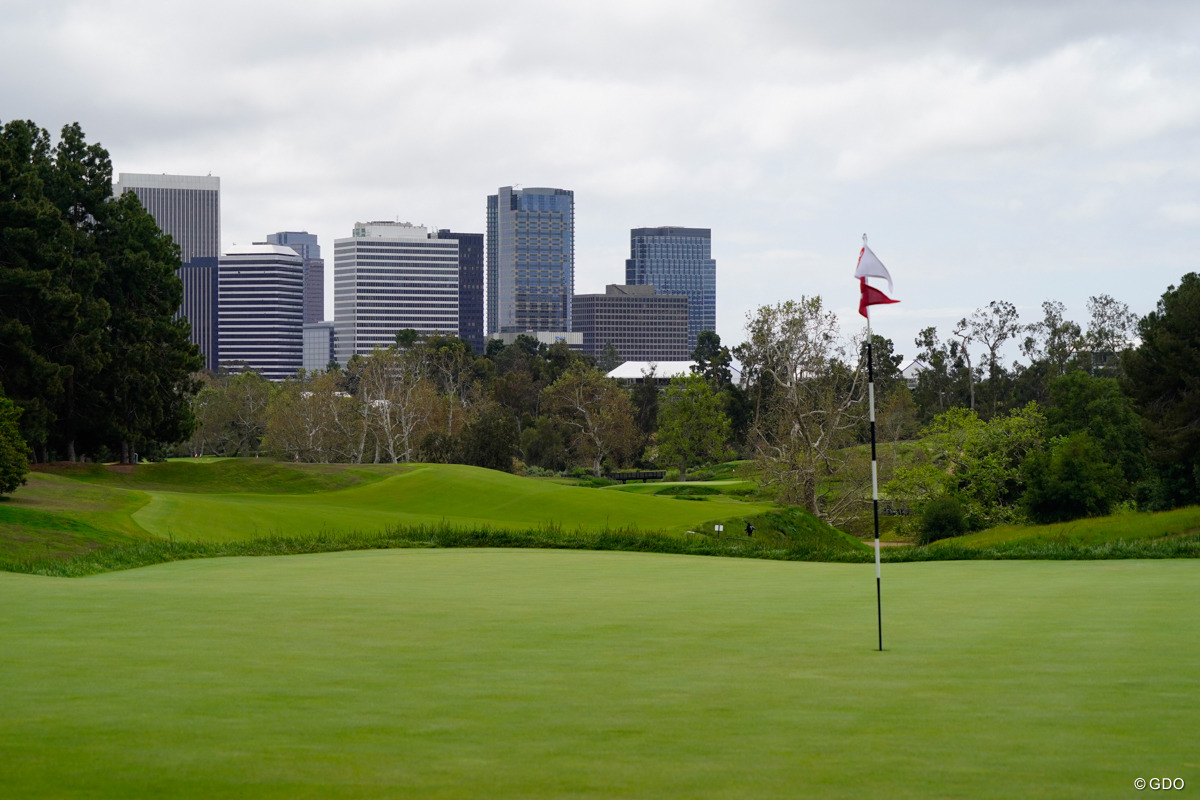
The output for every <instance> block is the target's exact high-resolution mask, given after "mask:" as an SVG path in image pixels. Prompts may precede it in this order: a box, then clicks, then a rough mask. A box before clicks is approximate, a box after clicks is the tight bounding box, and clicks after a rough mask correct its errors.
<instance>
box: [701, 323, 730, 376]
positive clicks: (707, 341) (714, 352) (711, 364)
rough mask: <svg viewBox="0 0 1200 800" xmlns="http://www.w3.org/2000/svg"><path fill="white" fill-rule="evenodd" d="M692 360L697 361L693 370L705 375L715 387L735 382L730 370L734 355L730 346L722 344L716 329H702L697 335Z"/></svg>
mask: <svg viewBox="0 0 1200 800" xmlns="http://www.w3.org/2000/svg"><path fill="white" fill-rule="evenodd" d="M692 360H693V361H695V362H696V366H694V367H692V371H693V372H695V373H697V374H699V375H703V376H704V377H705V378H706V379H707V380H708V381H709V383H711V384H712V385H713V388H714V389H720V388H721V387H723V386H727V385H728V384H730V383H732V382H733V374H732V372H731V371H730V364H731V363H732V362H733V356H732V355H730V353H729V348H728V347H722V346H721V337H720V336H718V335H717V332H716V331H700V333H699V335H698V336H697V337H696V349H695V350H693V351H692Z"/></svg>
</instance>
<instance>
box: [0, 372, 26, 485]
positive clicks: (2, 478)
mask: <svg viewBox="0 0 1200 800" xmlns="http://www.w3.org/2000/svg"><path fill="white" fill-rule="evenodd" d="M20 416H21V411H20V409H18V408H17V407H16V406H15V405H13V402H12V401H11V400H9V399H8V398H7V397H5V396H4V395H3V394H0V495H6V494H12V493H13V492H14V491H16V489H17V487H18V486H21V485H23V484H24V483H25V476H26V475H27V474H28V473H29V446H28V445H27V444H25V440H24V439H22V438H21V429H20V426H18V425H17V420H18V419H19V418H20Z"/></svg>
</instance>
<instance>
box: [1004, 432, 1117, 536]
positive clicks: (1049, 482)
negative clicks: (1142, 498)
mask: <svg viewBox="0 0 1200 800" xmlns="http://www.w3.org/2000/svg"><path fill="white" fill-rule="evenodd" d="M1104 455H1105V454H1104V451H1103V450H1102V449H1101V447H1100V445H1099V444H1098V443H1096V442H1095V441H1094V440H1093V439H1092V437H1090V436H1089V435H1088V434H1087V433H1086V432H1084V431H1080V432H1078V433H1073V434H1071V435H1070V436H1066V437H1059V438H1056V439H1054V440H1053V442H1052V443H1051V446H1050V449H1049V450H1048V451H1040V452H1033V453H1030V454H1029V457H1028V458H1026V459H1025V463H1024V464H1023V465H1022V467H1021V475H1022V478H1023V479H1024V482H1025V484H1026V488H1025V495H1024V498H1023V504H1024V506H1025V508H1026V510H1027V512H1028V514H1029V517H1030V519H1032V520H1033V521H1034V522H1040V523H1050V522H1066V521H1068V520H1073V519H1079V518H1081V517H1096V516H1102V515H1104V514H1107V513H1108V512H1109V511H1110V510H1111V509H1112V507H1113V505H1114V504H1115V503H1116V502H1117V501H1118V500H1119V498H1120V496H1121V494H1122V493H1123V490H1124V487H1123V484H1124V481H1123V480H1122V478H1121V473H1120V472H1119V471H1118V470H1117V468H1116V467H1114V466H1113V465H1112V464H1109V463H1108V461H1107V460H1106V459H1105V457H1104Z"/></svg>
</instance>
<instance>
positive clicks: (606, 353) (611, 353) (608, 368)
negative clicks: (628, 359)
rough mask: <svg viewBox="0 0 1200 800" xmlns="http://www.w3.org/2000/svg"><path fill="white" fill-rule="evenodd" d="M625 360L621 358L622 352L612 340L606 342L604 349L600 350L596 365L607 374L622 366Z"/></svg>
mask: <svg viewBox="0 0 1200 800" xmlns="http://www.w3.org/2000/svg"><path fill="white" fill-rule="evenodd" d="M624 361H625V359H623V358H621V354H620V353H618V352H617V348H616V345H614V344H613V343H612V342H605V343H604V349H603V350H601V351H600V358H599V359H597V360H596V367H597V369H599V370H600V371H601V372H603V373H604V374H605V375H607V374H608V373H610V372H612V371H613V370H614V369H616V368H617V367H619V366H621V364H623V363H624Z"/></svg>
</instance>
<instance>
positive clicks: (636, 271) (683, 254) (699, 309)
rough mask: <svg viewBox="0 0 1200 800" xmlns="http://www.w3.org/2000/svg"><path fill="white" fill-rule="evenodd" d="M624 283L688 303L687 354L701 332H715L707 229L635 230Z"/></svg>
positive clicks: (714, 283) (713, 283) (714, 285)
mask: <svg viewBox="0 0 1200 800" xmlns="http://www.w3.org/2000/svg"><path fill="white" fill-rule="evenodd" d="M629 243H630V248H629V250H630V253H629V260H627V261H626V262H625V283H627V284H632V285H638V286H653V287H654V289H655V291H656V292H658V293H659V294H672V295H680V294H681V295H686V296H687V299H688V352H689V353H690V352H692V351H693V350H695V349H696V339H697V337H699V335H700V331H714V330H716V329H717V262H716V261H714V260H713V258H712V230H711V229H709V228H674V227H664V228H634V229H633V230H632V231H631V232H630V235H629Z"/></svg>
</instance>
